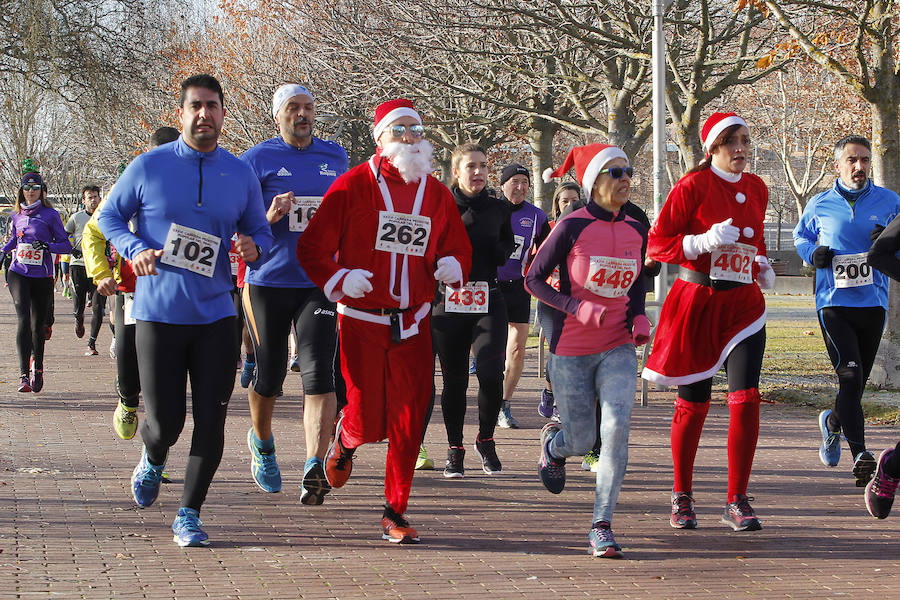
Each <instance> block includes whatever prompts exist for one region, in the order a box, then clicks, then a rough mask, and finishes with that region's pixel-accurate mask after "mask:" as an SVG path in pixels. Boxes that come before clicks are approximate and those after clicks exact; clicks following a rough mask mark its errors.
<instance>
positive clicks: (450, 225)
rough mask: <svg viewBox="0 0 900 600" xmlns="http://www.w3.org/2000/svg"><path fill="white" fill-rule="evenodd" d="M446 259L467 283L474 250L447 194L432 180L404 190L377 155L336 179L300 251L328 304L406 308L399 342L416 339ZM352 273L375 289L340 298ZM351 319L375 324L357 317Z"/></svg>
mask: <svg viewBox="0 0 900 600" xmlns="http://www.w3.org/2000/svg"><path fill="white" fill-rule="evenodd" d="M376 174H377V175H378V180H376ZM385 189H386V190H387V192H388V193H387V197H385V193H384V192H385ZM406 215H412V216H413V218H409V217H407V216H406ZM401 247H403V248H401ZM403 249H406V250H408V252H406V253H404V252H403V251H402V250H403ZM446 256H451V257H453V258H455V259H456V260H457V261H458V262H459V265H460V267H461V268H462V274H463V279H466V278H467V277H468V273H469V268H470V266H471V262H472V248H471V246H470V244H469V238H468V236H467V235H466V230H465V227H464V226H463V223H462V220H461V219H460V217H459V211H458V210H457V208H456V203H455V202H454V201H453V196H452V195H451V194H450V190H448V189H447V187H446V186H444V185H443V184H442V183H441V182H440V181H438V180H437V179H435V178H434V177H432V176H431V175H428V176H427V177H425V178H424V179H423V180H421V181H420V182H415V183H406V182H405V181H404V180H403V178H402V177H401V176H400V173H399V172H398V171H397V169H396V168H395V167H394V166H393V165H392V164H390V162H389V161H388V160H382V157H381V156H380V154H378V153H376V154H375V155H374V156H373V157H372V158H371V159H370V160H368V161H367V162H365V163H363V164H361V165H359V166H357V167H354V168H353V169H350V170H349V171H347V172H346V173H344V174H343V175H341V176H340V177H338V178H337V180H335V182H334V183H333V184H332V185H331V187H330V188H329V189H328V192H327V193H326V194H325V197H324V198H323V199H322V204H321V206H320V207H319V209H318V210H317V211H316V214H315V216H314V217H313V218H312V219H311V220H310V222H309V225H308V226H307V228H306V230H305V231H304V232H303V235H302V236H301V237H300V240H299V242H298V244H297V258H298V259H299V260H300V264H301V266H302V267H303V269H304V271H306V273H307V274H308V275H309V277H310V279H312V281H313V282H314V283H315V284H316V285H317V286H319V287H320V288H321V289H322V290H323V291H324V292H325V295H326V296H327V297H328V299H329V300H331V301H333V302H335V301H337V302H340V303H341V304H344V305H345V306H347V307H353V308H359V309H368V310H375V309H397V308H399V309H411V310H409V311H407V312H406V313H404V318H403V336H402V337H404V338H406V337H409V336H411V335H415V333H416V332H417V324H418V322H419V321H420V320H421V318H422V317H424V316H425V315H426V314H428V312H429V311H430V308H431V307H430V303H431V301H432V300H433V298H434V292H435V289H436V282H435V279H434V271H435V268H436V263H437V260H438V259H439V258H443V257H446ZM351 269H365V270H367V271H370V272H371V273H372V274H373V276H372V278H371V279H370V280H369V281H370V282H371V284H372V287H373V289H372V291H371V292H369V293H367V294H366V295H365V296H364V297H362V298H345V297H344V294H343V291H342V289H341V284H342V282H343V279H344V276H345V275H346V274H347V273H348V272H349V271H350V270H351ZM338 308H339V310H342V307H341V306H339V307H338ZM420 313H421V314H420ZM344 314H347V313H344ZM354 316H355V317H356V318H363V319H365V320H372V321H374V322H380V319H374V318H373V319H369V318H366V317H365V316H364V315H362V314H360V311H354Z"/></svg>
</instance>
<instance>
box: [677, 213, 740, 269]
mask: <svg viewBox="0 0 900 600" xmlns="http://www.w3.org/2000/svg"><path fill="white" fill-rule="evenodd" d="M740 236H741V230H740V229H738V228H737V227H735V226H734V225H732V224H731V218H728V219H725V220H724V221H722V222H721V223H716V224H715V225H713V226H712V227H710V228H709V231H707V232H706V233H701V234H699V235H686V236H684V239H683V240H682V242H681V248H682V249H683V250H684V255H685V257H687V259H688V260H694V259H695V258H697V257H698V256H700V255H701V254H705V253H707V252H712V251H713V249H714V248H718V247H719V246H722V245H724V244H733V243H735V242H736V241H738V238H739V237H740Z"/></svg>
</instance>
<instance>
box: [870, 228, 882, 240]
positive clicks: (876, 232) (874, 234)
mask: <svg viewBox="0 0 900 600" xmlns="http://www.w3.org/2000/svg"><path fill="white" fill-rule="evenodd" d="M882 231H884V226H883V225H876V226H875V227H873V228H872V231H870V232H869V239H870V240H872V243H873V244H874V243H875V240H877V239H878V236H879V235H881V232H882Z"/></svg>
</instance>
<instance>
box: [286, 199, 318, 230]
mask: <svg viewBox="0 0 900 600" xmlns="http://www.w3.org/2000/svg"><path fill="white" fill-rule="evenodd" d="M320 204H322V196H294V201H293V202H291V212H290V214H289V215H288V228H289V229H290V230H291V231H303V230H305V229H306V226H307V225H309V220H310V219H312V218H313V215H314V214H316V211H317V210H319V205H320Z"/></svg>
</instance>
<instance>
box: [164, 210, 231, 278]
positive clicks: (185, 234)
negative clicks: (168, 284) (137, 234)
mask: <svg viewBox="0 0 900 600" xmlns="http://www.w3.org/2000/svg"><path fill="white" fill-rule="evenodd" d="M221 245H222V240H221V238H219V237H217V236H214V235H212V234H210V233H206V232H204V231H200V230H198V229H192V228H190V227H185V226H184V225H179V224H178V223H172V225H171V226H170V227H169V233H168V235H166V243H165V245H164V246H163V250H164V252H163V255H162V257H161V258H160V259H159V262H161V263H163V264H166V265H170V266H173V267H179V268H181V269H187V270H188V271H192V272H194V273H197V274H198V275H203V276H204V277H212V276H213V273H214V272H215V270H216V258H217V257H218V256H219V247H220V246H221Z"/></svg>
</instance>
